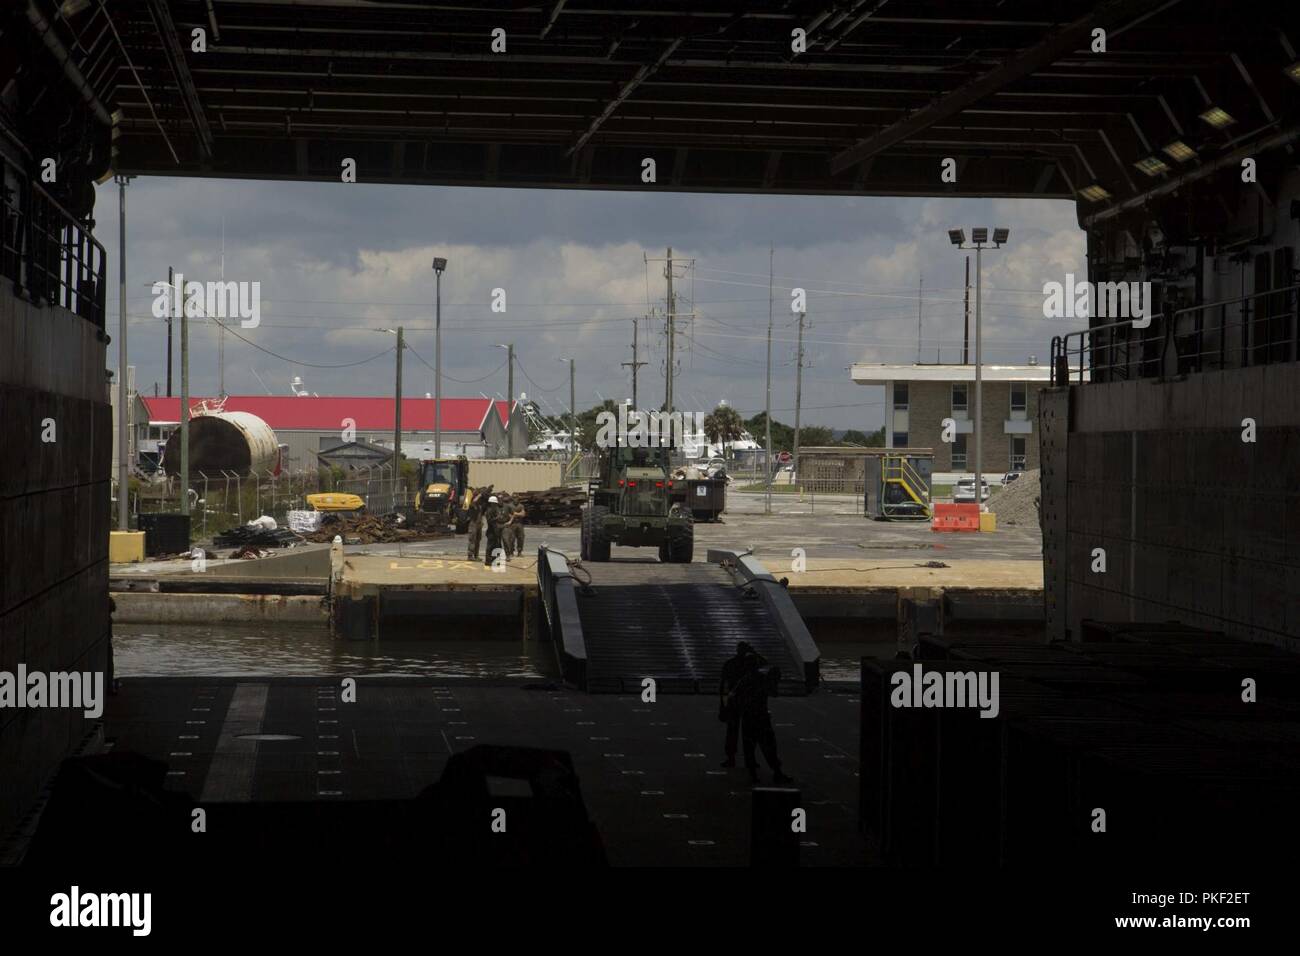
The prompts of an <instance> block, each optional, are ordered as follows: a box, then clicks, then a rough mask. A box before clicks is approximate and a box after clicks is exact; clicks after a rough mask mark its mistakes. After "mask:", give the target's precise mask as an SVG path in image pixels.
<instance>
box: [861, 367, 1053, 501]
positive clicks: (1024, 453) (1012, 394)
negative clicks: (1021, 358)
mask: <svg viewBox="0 0 1300 956" xmlns="http://www.w3.org/2000/svg"><path fill="white" fill-rule="evenodd" d="M852 375H853V381H855V382H857V383H858V384H859V385H881V386H884V389H885V445H886V447H889V448H918V447H920V448H933V449H934V470H935V472H936V473H954V474H973V473H974V471H975V434H974V432H975V366H974V365H867V364H857V365H854V366H853V369H852ZM983 377H984V384H983V390H982V402H983V418H984V422H983V426H984V427H983V435H982V452H983V458H984V460H983V462H982V463H981V464H982V466H983V469H982V470H983V472H984V474H985V476H986V477H987V479H988V480H996V479H997V478H998V477H999V476H1001V475H1002V474H1004V473H1006V472H1008V471H1027V470H1029V469H1031V468H1037V467H1038V437H1037V435H1036V433H1035V432H1036V425H1035V422H1036V421H1037V419H1038V393H1039V391H1041V390H1042V389H1043V388H1044V387H1046V386H1047V385H1048V384H1049V381H1050V378H1051V372H1050V369H1048V367H1047V366H1045V365H1038V364H1036V363H1033V364H1029V365H985V366H984V376H983ZM945 418H951V419H952V420H953V422H954V425H955V429H956V430H955V433H954V435H953V440H952V441H951V442H945V441H944V440H943V437H942V433H943V421H944V419H945Z"/></svg>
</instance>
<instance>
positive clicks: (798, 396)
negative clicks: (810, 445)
mask: <svg viewBox="0 0 1300 956" xmlns="http://www.w3.org/2000/svg"><path fill="white" fill-rule="evenodd" d="M806 318H808V313H807V312H800V313H799V347H798V357H797V359H796V364H795V370H794V475H795V478H796V479H797V478H798V477H799V409H800V406H801V405H802V404H803V323H804V320H805V319H806Z"/></svg>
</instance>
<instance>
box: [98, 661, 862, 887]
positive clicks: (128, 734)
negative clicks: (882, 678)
mask: <svg viewBox="0 0 1300 956" xmlns="http://www.w3.org/2000/svg"><path fill="white" fill-rule="evenodd" d="M340 680H341V679H339V678H336V679H325V678H275V679H264V680H259V679H256V678H248V679H220V680H218V679H190V678H128V679H125V680H123V681H122V690H121V692H120V693H119V694H118V695H117V696H115V697H112V698H110V699H109V706H108V708H107V710H106V715H105V721H106V728H105V729H106V734H107V736H108V737H109V738H110V739H112V740H113V741H114V744H113V746H114V749H115V750H117V751H123V750H133V751H138V752H141V753H144V754H145V755H147V756H150V757H154V758H157V759H161V760H164V761H166V762H167V763H168V765H169V776H168V778H167V779H168V786H169V788H171V789H175V790H177V791H182V792H187V793H189V794H190V795H191V796H193V797H194V798H195V799H196V800H199V801H200V802H201V803H202V804H203V805H204V806H207V807H209V820H210V821H211V820H216V819H218V818H219V806H220V804H219V803H212V802H209V801H222V800H234V801H241V802H242V801H245V800H251V801H285V800H291V801H322V802H328V801H348V800H385V799H392V800H398V799H409V798H412V797H414V796H416V795H417V794H418V793H419V792H420V791H421V790H423V789H424V788H425V787H426V786H428V785H429V784H431V783H433V782H434V781H436V780H437V779H438V777H439V776H440V774H441V772H442V768H443V766H444V765H445V763H446V761H447V759H448V757H449V756H450V755H451V754H452V753H456V752H459V751H463V750H466V749H468V748H470V747H472V746H475V745H476V744H502V745H520V746H530V747H541V748H554V749H560V750H566V751H568V752H569V753H570V754H571V755H572V759H573V762H574V766H575V769H576V770H577V773H578V775H579V778H580V781H581V786H582V796H583V799H584V801H585V803H586V806H587V810H588V812H589V813H590V815H591V818H592V820H593V822H594V823H595V824H596V826H597V828H598V829H599V832H600V835H601V837H602V839H603V841H604V843H605V847H606V852H607V854H608V858H609V861H610V863H612V864H615V865H744V864H746V863H747V862H748V858H749V832H750V831H749V827H750V814H749V809H750V803H751V799H752V798H751V793H750V785H749V782H748V778H747V776H746V775H745V773H744V771H743V769H734V770H723V769H721V768H720V767H719V766H718V765H719V762H720V760H721V758H722V741H723V730H724V728H723V725H722V724H721V723H719V722H718V720H717V705H716V702H715V701H714V700H713V699H712V698H711V697H695V696H689V697H687V696H664V697H660V698H659V699H658V701H657V702H656V703H644V702H642V700H641V698H640V696H639V695H600V696H588V695H586V694H582V693H579V692H576V691H566V690H559V689H554V688H551V687H549V686H548V687H540V688H538V689H525V688H524V687H522V686H519V685H501V684H495V685H494V684H488V683H481V682H478V681H469V680H466V681H445V680H443V681H434V680H425V679H417V678H412V679H389V678H374V679H368V678H359V679H358V687H357V702H356V703H350V704H348V703H343V702H341V701H340V700H339V689H340ZM858 700H859V698H858V693H857V689H856V688H852V689H847V688H846V689H842V690H839V691H836V690H832V689H823V690H822V691H820V692H818V693H817V694H813V695H809V696H807V697H800V698H777V699H774V700H773V701H772V704H771V709H772V715H773V721H774V723H775V726H776V733H777V738H778V742H779V746H780V753H781V757H782V760H783V761H784V763H785V767H786V769H787V771H788V772H789V773H790V774H792V775H793V776H794V777H795V780H796V784H795V785H796V786H797V787H799V788H800V789H801V791H802V802H803V806H804V807H805V809H807V811H808V832H807V834H806V835H805V836H804V837H803V846H802V847H801V859H802V862H803V863H805V864H809V865H845V864H860V863H863V862H866V850H865V847H864V844H863V842H862V839H861V837H860V836H859V835H858V832H857V828H856V812H857V810H856V804H857V787H858V776H857V771H858V741H857V736H858V713H859V703H858ZM247 733H258V734H277V735H285V736H288V737H290V738H292V739H287V740H275V741H266V740H261V741H256V742H255V741H251V740H249V739H247V738H244V737H241V736H240V735H242V734H247ZM760 760H761V758H760ZM763 779H764V781H770V774H769V773H768V771H767V770H766V768H764V770H763ZM214 806H215V807H216V808H217V809H216V810H213V809H211V808H212V807H214ZM377 823H378V821H377ZM349 837H356V838H362V837H363V835H362V834H336V833H322V834H321V839H322V840H333V839H346V838H349Z"/></svg>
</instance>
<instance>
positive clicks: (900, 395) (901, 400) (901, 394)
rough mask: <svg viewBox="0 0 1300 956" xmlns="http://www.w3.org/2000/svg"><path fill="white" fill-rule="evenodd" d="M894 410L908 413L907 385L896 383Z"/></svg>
mask: <svg viewBox="0 0 1300 956" xmlns="http://www.w3.org/2000/svg"><path fill="white" fill-rule="evenodd" d="M894 410H895V411H898V412H905V411H907V383H906V382H895V383H894Z"/></svg>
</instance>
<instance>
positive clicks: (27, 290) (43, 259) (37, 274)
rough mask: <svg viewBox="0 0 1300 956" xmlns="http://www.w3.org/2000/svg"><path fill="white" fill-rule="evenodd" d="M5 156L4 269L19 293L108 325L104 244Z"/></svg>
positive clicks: (0, 260) (1, 169) (0, 249)
mask: <svg viewBox="0 0 1300 956" xmlns="http://www.w3.org/2000/svg"><path fill="white" fill-rule="evenodd" d="M0 162H2V165H0V275H4V276H5V277H6V278H9V279H12V280H13V283H14V291H15V292H16V293H17V294H18V295H21V296H24V297H26V298H28V299H30V300H31V301H33V302H36V303H38V304H41V305H57V306H61V307H63V308H65V309H67V310H68V311H70V312H74V313H76V314H77V315H79V316H81V317H82V318H84V319H86V320H87V321H89V322H92V323H94V325H95V326H96V327H97V328H99V329H103V328H104V297H105V267H106V262H105V256H104V247H103V246H101V245H100V244H99V243H98V242H97V241H96V240H95V238H94V236H92V235H91V234H90V228H89V227H88V226H87V225H86V224H85V223H83V222H82V221H81V220H79V219H77V217H76V216H74V215H72V213H70V212H68V211H67V210H66V209H64V208H63V206H61V205H59V203H58V202H57V201H56V200H55V199H54V198H53V197H52V196H50V194H49V193H47V192H46V191H45V190H44V189H42V188H41V187H40V186H39V185H38V184H36V183H34V182H32V179H31V177H30V176H29V175H28V174H27V173H26V172H24V171H23V169H22V168H21V167H20V166H18V164H16V163H15V162H13V161H12V160H11V159H9V158H8V157H6V156H0Z"/></svg>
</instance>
